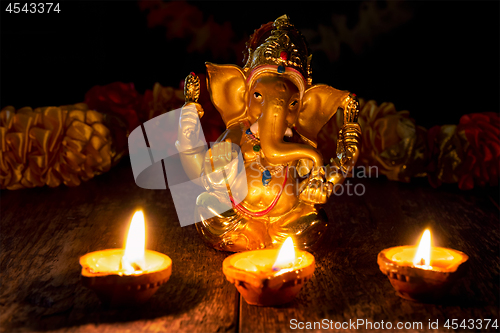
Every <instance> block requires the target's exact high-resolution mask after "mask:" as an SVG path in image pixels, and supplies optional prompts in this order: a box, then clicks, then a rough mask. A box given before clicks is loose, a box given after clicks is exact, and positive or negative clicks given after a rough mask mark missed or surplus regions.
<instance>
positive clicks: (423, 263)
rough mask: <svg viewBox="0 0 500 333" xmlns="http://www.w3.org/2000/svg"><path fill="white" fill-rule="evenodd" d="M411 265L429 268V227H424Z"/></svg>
mask: <svg viewBox="0 0 500 333" xmlns="http://www.w3.org/2000/svg"><path fill="white" fill-rule="evenodd" d="M413 265H414V266H418V267H421V268H424V269H426V268H431V232H430V231H429V229H425V231H424V234H423V235H422V238H421V239H420V244H419V245H418V249H417V254H416V255H415V258H414V259H413Z"/></svg>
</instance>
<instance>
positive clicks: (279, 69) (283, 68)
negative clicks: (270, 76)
mask: <svg viewBox="0 0 500 333" xmlns="http://www.w3.org/2000/svg"><path fill="white" fill-rule="evenodd" d="M278 73H280V74H283V73H285V66H283V65H279V66H278Z"/></svg>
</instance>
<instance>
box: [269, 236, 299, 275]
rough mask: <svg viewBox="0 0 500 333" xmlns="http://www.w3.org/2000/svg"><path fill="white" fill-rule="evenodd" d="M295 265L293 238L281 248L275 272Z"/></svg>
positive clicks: (289, 238)
mask: <svg viewBox="0 0 500 333" xmlns="http://www.w3.org/2000/svg"><path fill="white" fill-rule="evenodd" d="M294 264H295V248H294V247H293V240H292V237H288V238H287V239H286V240H285V242H284V243H283V245H282V246H281V249H280V252H279V253H278V258H277V259H276V261H275V262H274V265H273V271H279V270H280V269H283V268H290V267H293V265H294Z"/></svg>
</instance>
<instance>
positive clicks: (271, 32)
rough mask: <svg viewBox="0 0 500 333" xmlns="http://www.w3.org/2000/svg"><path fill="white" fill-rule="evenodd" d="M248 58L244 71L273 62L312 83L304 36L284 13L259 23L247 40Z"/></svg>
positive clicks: (309, 60) (309, 57) (309, 83)
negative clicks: (268, 21) (269, 20)
mask: <svg viewBox="0 0 500 333" xmlns="http://www.w3.org/2000/svg"><path fill="white" fill-rule="evenodd" d="M247 49H248V58H247V62H246V64H245V67H244V70H245V71H251V70H253V69H254V68H256V67H258V66H261V65H276V66H283V67H289V68H293V69H295V70H297V71H298V72H299V73H300V74H301V75H302V76H303V77H304V81H305V82H306V84H307V85H312V77H311V56H310V55H309V50H308V48H307V44H306V42H305V39H304V37H303V36H302V34H301V33H300V31H299V30H297V29H296V28H295V26H294V25H293V24H292V23H291V22H290V18H289V17H288V16H287V15H283V16H280V17H278V18H277V19H276V21H274V23H272V24H271V23H268V24H264V25H263V26H261V27H260V28H259V29H257V30H256V31H255V33H254V34H253V35H252V36H251V37H250V41H249V42H248V43H247Z"/></svg>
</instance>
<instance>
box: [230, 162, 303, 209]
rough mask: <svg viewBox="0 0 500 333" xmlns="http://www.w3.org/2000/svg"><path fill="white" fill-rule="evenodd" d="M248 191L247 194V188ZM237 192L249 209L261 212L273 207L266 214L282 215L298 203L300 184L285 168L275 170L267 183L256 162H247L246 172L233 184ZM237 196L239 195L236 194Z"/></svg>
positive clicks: (242, 202)
mask: <svg viewBox="0 0 500 333" xmlns="http://www.w3.org/2000/svg"><path fill="white" fill-rule="evenodd" d="M245 186H246V187H247V189H248V191H247V192H246V196H243V195H241V194H242V193H244V192H245V191H244V190H245V188H244V187H245ZM231 188H232V189H234V190H233V191H236V193H235V194H238V193H239V195H240V196H239V197H240V198H244V199H243V200H242V201H241V205H243V206H244V207H245V208H246V209H247V210H249V211H252V212H261V211H263V210H267V209H269V208H270V207H272V208H271V209H270V210H269V212H268V213H267V214H266V216H270V217H272V216H281V215H283V214H285V213H287V212H289V211H290V210H291V209H293V208H294V207H295V206H296V205H297V203H298V184H297V180H296V178H295V176H294V175H293V174H292V173H291V172H289V171H287V170H286V168H283V170H282V171H278V172H273V174H272V175H271V178H270V180H269V183H267V185H265V182H263V179H262V171H261V170H259V169H258V167H257V164H256V163H255V162H247V163H245V173H241V174H240V175H239V176H238V177H237V178H236V179H235V182H234V185H233V186H231ZM236 196H237V195H236Z"/></svg>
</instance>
